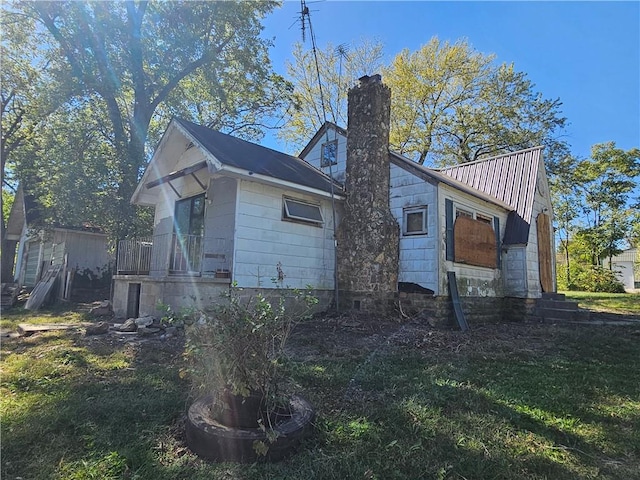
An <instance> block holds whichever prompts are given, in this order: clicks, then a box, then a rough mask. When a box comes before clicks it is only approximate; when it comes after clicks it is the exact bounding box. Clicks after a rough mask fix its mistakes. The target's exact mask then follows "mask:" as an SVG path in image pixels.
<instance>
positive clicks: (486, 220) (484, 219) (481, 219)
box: [476, 213, 493, 225]
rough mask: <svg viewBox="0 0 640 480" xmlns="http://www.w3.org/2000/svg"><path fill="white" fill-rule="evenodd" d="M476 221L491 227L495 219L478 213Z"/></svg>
mask: <svg viewBox="0 0 640 480" xmlns="http://www.w3.org/2000/svg"><path fill="white" fill-rule="evenodd" d="M476 220H478V221H479V222H482V223H486V224H488V225H491V224H492V223H493V217H490V216H488V215H483V214H482V213H476Z"/></svg>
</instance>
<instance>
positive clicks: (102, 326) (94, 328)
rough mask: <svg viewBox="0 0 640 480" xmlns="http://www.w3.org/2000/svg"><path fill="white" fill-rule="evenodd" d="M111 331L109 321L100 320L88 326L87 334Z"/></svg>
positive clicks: (101, 333)
mask: <svg viewBox="0 0 640 480" xmlns="http://www.w3.org/2000/svg"><path fill="white" fill-rule="evenodd" d="M108 331H109V322H98V323H96V324H95V325H89V326H87V328H86V331H85V333H86V335H104V334H105V333H107V332H108Z"/></svg>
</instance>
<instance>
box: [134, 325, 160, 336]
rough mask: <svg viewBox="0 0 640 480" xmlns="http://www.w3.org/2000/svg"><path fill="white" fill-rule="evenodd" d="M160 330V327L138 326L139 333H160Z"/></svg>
mask: <svg viewBox="0 0 640 480" xmlns="http://www.w3.org/2000/svg"><path fill="white" fill-rule="evenodd" d="M159 331H160V329H159V328H150V327H138V333H139V334H140V335H151V334H154V333H158V332H159Z"/></svg>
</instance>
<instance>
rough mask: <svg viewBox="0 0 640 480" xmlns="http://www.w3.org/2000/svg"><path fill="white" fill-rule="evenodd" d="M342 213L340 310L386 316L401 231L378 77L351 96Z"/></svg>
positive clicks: (385, 93) (384, 93)
mask: <svg viewBox="0 0 640 480" xmlns="http://www.w3.org/2000/svg"><path fill="white" fill-rule="evenodd" d="M348 103H349V108H348V128H347V168H346V182H345V190H346V195H347V198H346V202H345V212H344V217H343V218H342V220H341V222H340V225H339V227H338V230H337V232H336V236H337V240H338V248H337V260H338V262H337V266H338V288H339V290H340V308H341V309H358V310H364V311H376V312H379V313H385V312H387V311H389V310H390V309H392V308H393V305H394V303H395V302H394V301H393V300H394V298H395V293H396V292H397V289H398V249H399V230H400V229H399V227H398V223H397V222H396V220H395V218H394V217H393V215H392V214H391V210H390V209H389V168H390V165H389V121H390V109H391V91H390V90H389V87H387V86H386V85H384V84H383V83H382V80H381V77H380V75H373V76H370V77H369V76H364V77H362V78H360V82H359V85H357V86H355V87H353V88H352V89H350V90H349V95H348Z"/></svg>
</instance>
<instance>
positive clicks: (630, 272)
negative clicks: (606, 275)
mask: <svg viewBox="0 0 640 480" xmlns="http://www.w3.org/2000/svg"><path fill="white" fill-rule="evenodd" d="M611 268H612V269H613V271H614V272H615V273H616V277H617V278H618V280H620V282H621V283H622V284H623V285H624V289H625V290H626V291H628V292H633V291H636V290H640V275H639V273H638V272H640V254H639V253H638V249H637V248H628V249H627V250H625V251H623V252H620V253H619V254H618V255H615V256H613V257H611Z"/></svg>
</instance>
